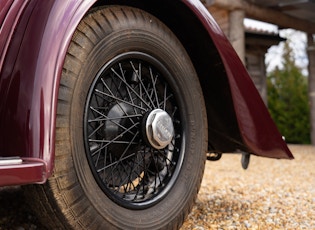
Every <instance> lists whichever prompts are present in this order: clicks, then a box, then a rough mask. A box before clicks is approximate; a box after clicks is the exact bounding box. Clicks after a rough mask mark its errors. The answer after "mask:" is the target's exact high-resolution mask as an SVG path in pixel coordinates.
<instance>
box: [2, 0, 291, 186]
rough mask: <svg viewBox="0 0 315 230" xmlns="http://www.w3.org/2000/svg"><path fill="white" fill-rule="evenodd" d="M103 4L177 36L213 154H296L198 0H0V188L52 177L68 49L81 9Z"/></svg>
mask: <svg viewBox="0 0 315 230" xmlns="http://www.w3.org/2000/svg"><path fill="white" fill-rule="evenodd" d="M102 5H127V6H131V7H135V8H139V9H141V10H143V11H145V12H148V13H150V14H152V15H154V16H155V17H156V18H158V19H159V20H160V21H162V22H163V23H164V24H165V25H166V26H167V27H168V28H169V29H170V30H171V31H172V32H173V33H174V34H175V35H176V37H177V38H178V39H179V40H180V42H181V43H182V45H183V47H184V48H185V50H186V51H187V53H188V55H189V57H190V59H191V61H192V63H193V65H194V67H195V69H196V72H197V75H198V79H199V82H200V85H201V87H202V92H203V95H204V101H205V105H206V113H207V121H208V132H207V135H208V140H209V141H208V150H209V151H210V152H217V153H230V152H237V151H238V152H239V151H242V152H248V153H250V154H254V155H258V156H262V157H271V158H283V159H292V158H293V156H292V154H291V153H290V151H289V149H288V147H287V145H286V144H285V142H284V141H283V140H282V137H281V135H280V134H279V132H278V130H277V128H276V126H275V124H274V122H273V121H272V119H271V117H270V115H269V113H268V111H267V109H266V107H265V105H264V103H263V101H262V100H261V98H260V96H259V94H258V92H257V90H256V88H255V86H254V84H253V83H252V81H251V79H250V77H249V75H248V73H247V71H246V69H245V67H244V66H243V64H242V63H241V61H240V59H239V58H238V57H237V54H236V53H235V51H234V50H233V48H232V46H231V45H230V43H229V42H228V40H227V38H226V37H225V36H224V34H223V33H222V31H221V30H220V28H219V27H218V25H217V24H216V23H215V21H214V19H213V18H212V17H211V15H210V14H209V13H208V12H207V10H206V9H205V8H204V7H203V5H202V3H200V2H199V1H197V0H181V1H179V0H178V1H177V0H176V1H156V0H152V1H142V0H135V1H124V0H117V1H115V0H110V1H107V0H103V1H97V0H69V1H64V0H47V1H41V0H0V25H1V30H0V31H1V32H0V51H1V52H0V55H1V56H0V71H1V72H0V127H1V131H0V156H1V160H0V162H1V163H0V186H8V185H22V184H34V183H39V184H43V183H45V182H46V181H47V179H48V178H49V177H50V176H51V175H52V173H53V171H54V165H55V149H56V147H55V142H56V134H55V128H56V114H57V104H58V103H57V101H58V100H57V95H58V92H59V84H60V78H61V75H62V71H63V65H64V62H65V57H66V53H67V50H68V48H69V45H70V42H71V38H72V37H73V34H74V33H75V31H76V29H77V27H78V25H79V23H80V21H81V20H82V19H83V18H84V16H85V15H86V13H87V12H88V11H89V10H91V8H98V7H101V6H102ZM192 112H193V111H192ZM205 128H206V127H205ZM196 138H198V137H196Z"/></svg>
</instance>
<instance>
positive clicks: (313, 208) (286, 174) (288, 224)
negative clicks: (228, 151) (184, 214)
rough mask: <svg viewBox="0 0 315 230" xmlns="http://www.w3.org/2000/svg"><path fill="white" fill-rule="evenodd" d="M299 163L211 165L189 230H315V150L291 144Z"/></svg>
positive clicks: (225, 161) (229, 161)
mask: <svg viewBox="0 0 315 230" xmlns="http://www.w3.org/2000/svg"><path fill="white" fill-rule="evenodd" d="M289 147H290V149H291V150H292V152H293V155H294V156H295V160H274V159H267V158H261V157H251V162H250V164H249V168H248V169H247V170H246V171H245V170H243V169H242V168H241V164H240V156H237V155H223V157H222V158H221V160H220V161H218V162H207V165H206V170H205V176H204V179H203V183H202V187H201V190H200V192H199V196H198V199H197V202H196V205H195V207H194V208H193V211H192V213H191V214H190V215H189V218H188V219H187V220H186V222H185V223H184V225H183V227H182V228H181V230H186V229H195V230H202V229H264V230H265V229H286V230H288V229H315V147H312V146H297V145H290V146H289Z"/></svg>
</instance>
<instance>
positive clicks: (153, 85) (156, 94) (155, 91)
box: [149, 67, 160, 108]
mask: <svg viewBox="0 0 315 230" xmlns="http://www.w3.org/2000/svg"><path fill="white" fill-rule="evenodd" d="M149 70H150V77H151V82H152V91H153V92H154V96H155V100H156V103H157V108H160V103H159V97H158V93H157V89H156V82H157V78H158V75H156V77H155V79H153V72H152V68H151V67H150V68H149Z"/></svg>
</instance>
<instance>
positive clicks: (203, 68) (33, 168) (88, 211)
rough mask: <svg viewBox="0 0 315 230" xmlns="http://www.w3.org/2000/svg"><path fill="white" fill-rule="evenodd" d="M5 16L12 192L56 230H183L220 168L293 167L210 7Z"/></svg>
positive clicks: (17, 4)
mask: <svg viewBox="0 0 315 230" xmlns="http://www.w3.org/2000/svg"><path fill="white" fill-rule="evenodd" d="M0 9H1V10H0V23H1V24H0V25H1V30H0V52H1V56H0V69H1V70H0V71H1V72H0V127H1V129H0V186H12V185H23V188H24V189H25V192H26V194H27V199H28V201H29V203H30V204H31V205H32V206H33V208H34V210H35V211H37V213H38V216H39V218H41V220H42V221H43V223H45V226H47V228H48V229H176V228H179V227H180V226H181V225H182V223H183V221H184V219H185V217H186V216H187V215H188V213H189V212H190V210H191V208H192V206H193V204H194V200H195V198H196V196H197V193H198V190H199V187H200V184H201V180H202V177H203V171H204V166H205V161H206V159H207V158H208V159H210V160H218V159H219V158H220V156H221V154H224V153H236V154H238V153H242V154H243V162H242V163H243V167H244V168H246V167H247V165H248V162H249V156H250V155H252V154H254V155H257V156H262V157H270V158H277V159H292V158H293V155H292V153H291V152H290V150H289V149H288V147H287V145H286V143H285V142H284V140H283V139H282V136H281V134H280V133H279V131H278V129H277V128H276V125H275V124H274V122H273V121H272V119H271V117H270V115H269V113H268V110H267V108H266V106H265V105H264V103H263V101H262V99H261V98H260V96H259V93H258V92H257V90H256V88H255V86H254V84H253V82H252V81H251V79H250V76H249V75H248V73H247V71H246V69H245V67H244V65H243V64H242V62H241V61H240V59H239V58H238V56H237V54H236V52H235V51H234V49H233V48H232V46H231V44H230V43H229V41H228V40H227V38H226V37H225V36H224V34H223V33H222V31H221V29H220V28H219V26H218V25H217V24H216V22H215V21H214V19H213V18H212V16H211V15H210V14H209V12H208V11H207V10H206V9H205V7H204V6H203V5H202V3H201V2H200V1H197V0H173V1H167V0H159V1H157V0H146V1H144V0H133V1H127V0H69V1H64V0H50V1H42V0H0ZM24 185H25V186H24Z"/></svg>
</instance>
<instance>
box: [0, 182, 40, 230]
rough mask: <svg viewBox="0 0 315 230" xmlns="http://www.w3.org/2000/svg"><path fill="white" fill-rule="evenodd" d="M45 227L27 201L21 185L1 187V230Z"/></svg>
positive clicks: (27, 229)
mask: <svg viewBox="0 0 315 230" xmlns="http://www.w3.org/2000/svg"><path fill="white" fill-rule="evenodd" d="M11 229H12V230H24V229H25V230H34V229H45V227H44V226H42V225H41V224H40V222H39V221H38V219H37V217H36V215H35V214H34V213H33V211H32V210H31V208H30V207H29V206H28V204H27V203H26V201H25V197H24V194H23V189H22V188H21V187H5V188H0V230H11Z"/></svg>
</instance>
